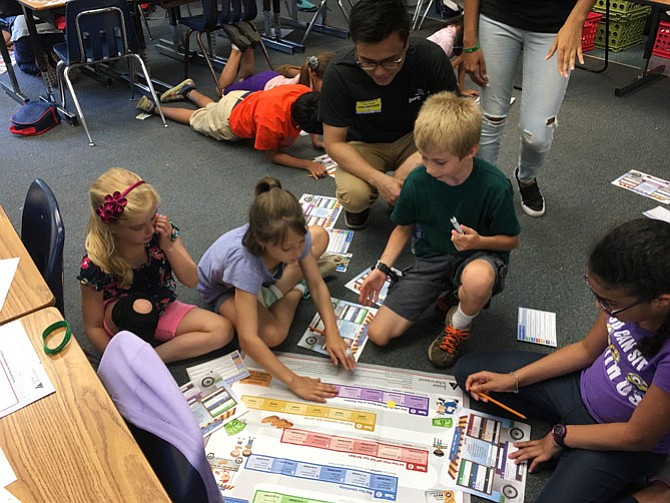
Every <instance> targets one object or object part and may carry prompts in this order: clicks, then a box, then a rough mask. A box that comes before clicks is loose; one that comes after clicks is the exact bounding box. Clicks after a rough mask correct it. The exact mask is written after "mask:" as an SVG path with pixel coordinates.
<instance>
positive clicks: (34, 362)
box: [0, 320, 56, 417]
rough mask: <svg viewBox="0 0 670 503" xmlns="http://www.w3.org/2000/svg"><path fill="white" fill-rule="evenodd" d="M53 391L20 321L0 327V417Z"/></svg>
mask: <svg viewBox="0 0 670 503" xmlns="http://www.w3.org/2000/svg"><path fill="white" fill-rule="evenodd" d="M55 391H56V390H55V388H54V386H53V384H52V383H51V380H50V379H49V376H48V375H47V373H46V371H45V370H44V367H43V365H42V362H41V361H40V357H39V356H38V355H37V353H36V351H35V348H34V347H33V345H32V344H31V343H30V339H29V338H28V334H27V333H26V329H25V328H23V325H22V324H21V321H20V320H16V321H12V322H9V323H6V324H4V325H1V326H0V417H5V416H6V415H7V414H11V413H12V412H14V411H16V410H19V409H21V408H22V407H25V406H26V405H29V404H31V403H33V402H35V401H37V400H39V399H40V398H43V397H45V396H47V395H50V394H51V393H54V392H55Z"/></svg>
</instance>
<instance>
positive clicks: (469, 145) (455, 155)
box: [360, 92, 520, 367]
mask: <svg viewBox="0 0 670 503" xmlns="http://www.w3.org/2000/svg"><path fill="white" fill-rule="evenodd" d="M481 123H482V117H481V112H480V110H479V107H478V106H477V104H476V103H475V102H474V101H473V100H470V99H468V98H459V97H457V96H456V95H454V94H452V93H448V92H442V93H439V94H436V95H433V96H431V97H430V98H429V99H428V100H427V101H426V102H425V104H424V105H423V107H422V108H421V111H420V112H419V116H418V118H417V120H416V123H415V125H414V141H415V142H416V146H417V148H418V150H419V152H420V153H421V157H422V161H423V165H421V166H419V167H418V168H416V169H415V170H414V171H412V173H410V175H409V176H408V177H407V179H406V180H405V183H404V185H403V187H402V190H401V191H400V197H399V198H398V203H397V205H396V207H395V209H394V210H393V213H392V214H391V220H393V223H394V224H396V227H395V229H394V230H393V232H392V233H391V236H390V237H389V240H388V243H387V244H386V248H385V249H384V252H383V253H382V255H381V257H380V258H379V261H378V262H377V265H376V266H375V268H374V270H373V271H372V272H371V273H370V275H368V277H367V279H366V280H365V282H364V283H363V285H362V287H361V293H360V302H361V303H363V304H365V305H368V304H370V302H372V301H374V300H376V299H377V297H378V295H379V292H380V290H381V287H382V286H383V284H384V282H385V281H386V278H387V276H388V275H389V274H391V275H392V276H395V274H394V273H393V271H392V270H391V266H392V265H393V263H394V262H395V260H396V259H397V258H398V256H399V255H400V253H401V252H402V250H403V249H404V248H405V246H406V245H407V243H408V242H409V240H410V238H411V237H412V234H413V232H414V229H415V227H416V226H420V229H421V233H420V237H419V238H418V240H417V242H416V243H415V255H416V258H415V261H414V263H413V264H412V266H411V267H409V268H408V269H407V270H406V271H405V272H404V273H403V275H402V277H400V278H397V281H393V282H392V285H391V287H390V288H389V292H388V295H387V296H386V299H385V300H384V305H383V306H382V307H381V309H380V310H379V312H378V314H377V316H376V317H375V319H374V320H373V321H372V323H371V324H370V326H369V328H368V336H369V338H370V340H372V341H373V342H374V343H375V344H378V345H380V346H384V345H386V344H388V342H389V341H390V340H391V339H394V338H396V337H399V336H401V335H402V334H404V333H405V332H406V331H407V329H408V328H409V327H410V326H412V325H413V324H414V323H415V322H416V321H417V320H418V319H419V317H420V316H421V314H422V313H423V311H425V309H426V308H427V307H428V306H430V304H431V303H433V302H434V301H435V300H436V299H437V298H438V296H439V295H440V294H441V293H442V292H445V291H449V290H452V291H455V292H456V293H457V296H458V299H459V303H458V305H456V306H454V307H452V308H451V309H450V310H449V312H448V313H447V316H446V319H445V327H444V330H443V331H442V332H441V333H440V335H439V336H438V337H437V339H435V340H434V341H433V343H432V344H431V345H430V347H429V348H428V358H429V359H430V361H431V362H432V363H433V364H434V365H435V366H437V367H450V366H451V365H453V364H454V363H455V361H456V359H457V358H458V356H459V352H460V345H461V342H462V341H463V340H465V339H467V338H468V337H469V336H470V323H471V321H472V319H473V318H474V317H475V316H477V314H478V313H479V311H480V310H481V309H483V308H484V307H485V306H486V305H487V304H488V303H489V301H490V299H491V297H492V296H493V295H494V294H496V293H499V292H501V291H502V289H503V287H504V280H505V276H506V274H507V264H508V262H509V252H510V250H513V249H514V248H516V247H517V246H518V245H519V232H520V227H519V221H518V220H517V218H516V213H515V211H514V205H513V195H514V194H513V191H512V184H511V183H510V181H509V179H508V178H507V177H506V176H505V175H504V174H503V173H502V172H501V171H500V170H499V169H498V168H496V167H495V166H493V165H492V164H489V163H487V162H486V161H483V160H481V159H476V158H475V154H476V153H477V150H478V148H479V136H480V132H481ZM452 217H455V218H456V220H457V223H455V224H452V222H451V218H452Z"/></svg>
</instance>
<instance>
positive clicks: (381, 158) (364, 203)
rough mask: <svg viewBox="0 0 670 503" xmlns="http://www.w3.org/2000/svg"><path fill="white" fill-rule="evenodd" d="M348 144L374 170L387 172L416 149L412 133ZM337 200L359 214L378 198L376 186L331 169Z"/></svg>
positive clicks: (339, 170) (397, 165)
mask: <svg viewBox="0 0 670 503" xmlns="http://www.w3.org/2000/svg"><path fill="white" fill-rule="evenodd" d="M349 145H351V146H352V147H354V148H355V149H356V150H357V151H358V153H359V154H360V155H361V156H362V157H363V159H365V161H366V162H367V163H368V164H370V166H372V167H373V168H374V169H376V170H378V171H381V172H382V173H387V172H389V171H395V170H396V168H398V167H399V166H400V165H401V164H402V163H403V162H405V160H406V159H407V158H408V157H409V156H410V155H412V154H413V153H414V152H416V147H415V146H414V133H413V132H412V133H407V134H406V135H404V136H401V137H400V138H398V139H397V140H396V141H394V142H392V143H365V142H362V141H352V142H349ZM335 185H336V186H337V199H338V200H339V201H340V203H341V204H342V206H343V207H344V209H345V210H347V211H349V212H351V213H360V212H361V211H364V210H366V209H368V208H369V207H370V206H372V205H373V204H374V202H375V201H376V200H377V198H378V197H379V193H378V192H377V189H375V188H374V187H372V186H371V185H369V184H368V183H367V182H365V181H364V180H361V179H360V178H358V177H356V176H354V175H352V174H350V173H348V172H346V171H344V170H343V169H341V168H338V169H337V171H336V172H335Z"/></svg>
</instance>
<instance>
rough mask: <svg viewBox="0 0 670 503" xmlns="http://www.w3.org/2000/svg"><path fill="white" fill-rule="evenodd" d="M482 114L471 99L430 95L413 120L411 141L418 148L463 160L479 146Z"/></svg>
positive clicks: (444, 93) (439, 94)
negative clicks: (412, 137) (412, 138)
mask: <svg viewBox="0 0 670 503" xmlns="http://www.w3.org/2000/svg"><path fill="white" fill-rule="evenodd" d="M481 131H482V113H481V111H480V109H479V105H478V104H477V103H475V102H474V100H472V99H470V98H460V97H458V96H456V95H455V94H453V93H450V92H446V91H445V92H441V93H438V94H434V95H433V96H430V97H429V98H428V99H427V100H426V102H425V103H424V104H423V106H422V107H421V110H420V111H419V116H418V117H417V119H416V122H415V123H414V143H415V144H416V147H417V148H418V149H419V150H421V151H426V150H440V151H446V152H449V153H450V154H453V155H455V156H458V158H459V159H463V158H464V157H465V156H467V155H468V154H469V153H470V152H472V149H473V148H474V147H475V146H477V145H479V136H480V134H481Z"/></svg>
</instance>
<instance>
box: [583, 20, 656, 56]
mask: <svg viewBox="0 0 670 503" xmlns="http://www.w3.org/2000/svg"><path fill="white" fill-rule="evenodd" d="M648 13H649V11H648V10H641V11H639V12H638V13H636V14H632V15H631V16H626V17H622V18H614V17H612V16H610V25H609V35H610V37H609V38H610V44H609V50H610V51H612V52H619V51H623V50H624V49H628V48H629V47H633V46H634V45H638V44H639V43H641V42H642V39H643V38H644V25H645V23H646V22H647V14H648ZM593 43H594V45H595V46H596V47H599V48H601V49H604V48H605V21H604V20H601V21H600V23H598V32H597V33H596V38H595V40H594V41H593Z"/></svg>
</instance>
